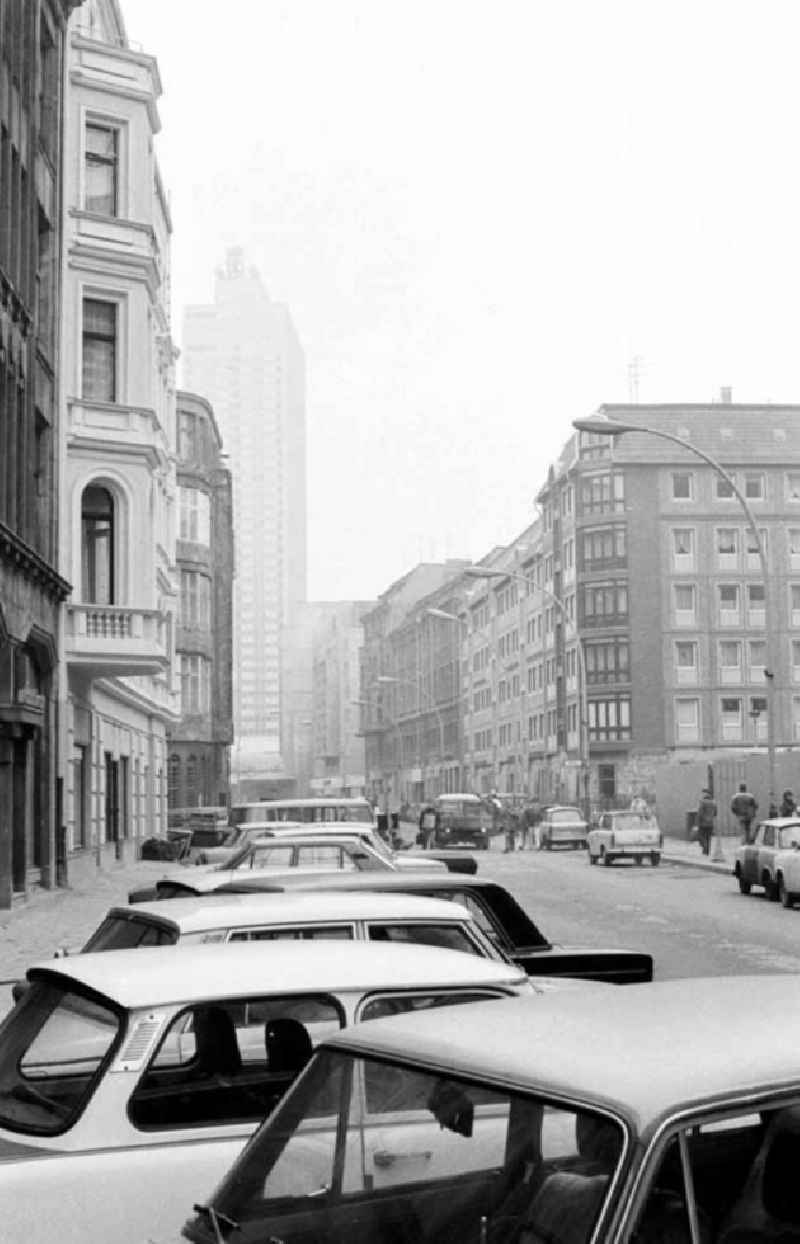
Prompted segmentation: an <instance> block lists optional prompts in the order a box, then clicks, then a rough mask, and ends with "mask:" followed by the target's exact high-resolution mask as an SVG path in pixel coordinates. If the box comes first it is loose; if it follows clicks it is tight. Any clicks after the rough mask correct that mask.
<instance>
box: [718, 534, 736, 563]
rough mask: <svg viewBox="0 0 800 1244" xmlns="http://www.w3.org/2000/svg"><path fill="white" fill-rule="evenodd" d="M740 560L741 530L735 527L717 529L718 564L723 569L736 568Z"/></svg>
mask: <svg viewBox="0 0 800 1244" xmlns="http://www.w3.org/2000/svg"><path fill="white" fill-rule="evenodd" d="M738 561H739V532H738V531H737V530H736V528H735V527H720V528H718V530H717V564H718V566H719V567H720V569H722V570H735V569H736V567H737V565H738Z"/></svg>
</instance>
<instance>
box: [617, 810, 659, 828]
mask: <svg viewBox="0 0 800 1244" xmlns="http://www.w3.org/2000/svg"><path fill="white" fill-rule="evenodd" d="M611 826H612V828H613V829H651V828H652V821H650V820H649V818H648V817H646V816H641V815H640V813H638V812H624V813H623V814H622V815H621V816H615V817H612V818H611Z"/></svg>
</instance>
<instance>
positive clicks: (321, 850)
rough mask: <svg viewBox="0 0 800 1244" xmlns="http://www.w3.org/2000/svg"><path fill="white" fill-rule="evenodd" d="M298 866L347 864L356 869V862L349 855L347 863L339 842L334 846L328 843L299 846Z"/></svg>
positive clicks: (311, 866)
mask: <svg viewBox="0 0 800 1244" xmlns="http://www.w3.org/2000/svg"><path fill="white" fill-rule="evenodd" d="M297 866H298V868H315V867H323V868H335V869H340V868H342V867H345V866H346V867H347V868H348V869H350V870H351V871H353V872H354V871H355V864H354V863H353V861H352V860H351V859H350V857H349V856H347V858H346V863H345V862H344V861H343V860H342V848H341V847H340V846H339V845H338V844H336V845H335V846H333V845H329V844H328V843H319V844H316V845H313V846H312V845H308V846H300V847H298V848H297Z"/></svg>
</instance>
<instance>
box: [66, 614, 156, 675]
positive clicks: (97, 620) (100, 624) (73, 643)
mask: <svg viewBox="0 0 800 1244" xmlns="http://www.w3.org/2000/svg"><path fill="white" fill-rule="evenodd" d="M167 644H168V639H167V625H166V618H165V617H164V615H163V614H162V613H160V612H159V611H158V610H157V609H136V608H127V607H125V606H124V605H69V606H68V607H67V633H66V651H67V660H68V661H69V662H70V664H71V665H77V666H81V667H82V668H84V669H87V670H91V672H92V673H93V674H95V675H96V676H97V677H103V676H106V677H108V676H110V675H117V676H121V675H136V674H158V673H161V672H162V671H163V670H165V669H166V668H167V666H168V665H169V651H168V646H167Z"/></svg>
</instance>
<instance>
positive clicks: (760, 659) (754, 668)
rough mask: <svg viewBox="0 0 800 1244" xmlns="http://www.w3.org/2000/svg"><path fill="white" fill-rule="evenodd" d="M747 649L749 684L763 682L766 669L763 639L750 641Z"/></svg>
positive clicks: (765, 650) (765, 646) (765, 651)
mask: <svg viewBox="0 0 800 1244" xmlns="http://www.w3.org/2000/svg"><path fill="white" fill-rule="evenodd" d="M747 647H748V665H749V670H750V682H763V681H764V670H765V669H766V667H767V645H766V643H765V641H764V640H763V639H751V640H750V641H749V642H748V645H747Z"/></svg>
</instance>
